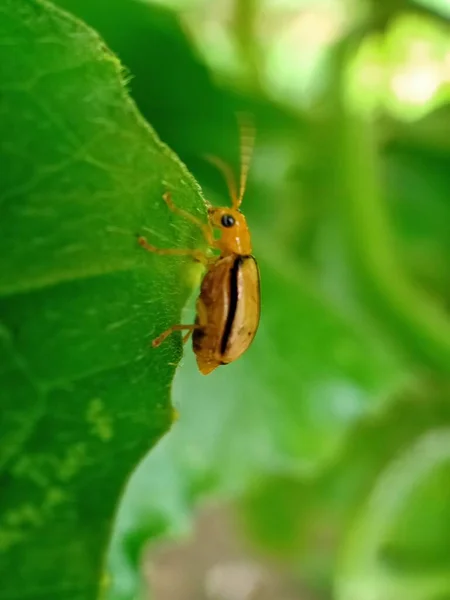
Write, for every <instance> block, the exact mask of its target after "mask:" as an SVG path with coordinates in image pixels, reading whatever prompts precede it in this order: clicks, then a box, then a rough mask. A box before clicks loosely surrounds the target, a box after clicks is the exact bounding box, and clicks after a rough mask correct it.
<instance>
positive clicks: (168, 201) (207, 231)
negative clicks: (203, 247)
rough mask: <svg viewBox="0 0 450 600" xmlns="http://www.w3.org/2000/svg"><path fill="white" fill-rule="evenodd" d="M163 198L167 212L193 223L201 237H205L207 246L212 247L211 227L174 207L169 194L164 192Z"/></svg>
mask: <svg viewBox="0 0 450 600" xmlns="http://www.w3.org/2000/svg"><path fill="white" fill-rule="evenodd" d="M163 198H164V202H165V203H166V204H167V206H168V207H169V210H171V211H172V212H173V213H175V214H178V215H180V216H182V217H184V218H185V219H187V220H188V221H190V222H191V223H194V224H195V225H197V227H200V229H201V230H202V232H203V235H204V236H205V240H206V242H207V243H208V246H213V245H214V236H213V233H212V231H211V227H210V226H209V225H208V224H206V223H203V222H202V221H200V219H197V218H196V217H194V215H191V213H189V212H187V211H186V210H183V209H182V208H178V206H176V205H175V204H174V203H173V200H172V195H171V193H170V192H166V193H165V194H163Z"/></svg>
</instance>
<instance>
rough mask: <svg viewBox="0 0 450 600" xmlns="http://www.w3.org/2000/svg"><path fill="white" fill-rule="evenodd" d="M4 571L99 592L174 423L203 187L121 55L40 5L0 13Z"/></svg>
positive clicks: (39, 590) (8, 591)
mask: <svg viewBox="0 0 450 600" xmlns="http://www.w3.org/2000/svg"><path fill="white" fill-rule="evenodd" d="M0 64H1V65H2V77H1V81H0V124H1V125H0V139H1V149H0V156H1V163H2V181H1V188H0V274H1V275H0V315H1V324H0V385H1V389H2V394H1V436H0V467H1V469H2V471H1V475H0V490H1V492H0V505H1V509H0V552H1V560H0V580H1V582H2V585H1V587H2V596H3V597H4V598H9V597H14V598H22V597H27V598H30V599H31V598H45V599H46V600H52V599H58V600H59V599H62V598H67V599H70V600H77V599H80V600H81V599H82V600H88V599H91V598H95V597H97V595H98V589H99V581H100V577H101V573H102V571H103V568H104V565H103V562H104V555H105V550H106V545H107V543H108V539H109V536H110V530H111V524H112V519H113V516H114V514H115V511H116V505H117V502H118V499H119V497H120V495H121V493H122V490H123V487H124V484H125V482H126V480H127V478H128V476H129V474H130V472H131V471H132V469H133V468H134V467H135V466H136V464H137V463H138V461H139V460H140V458H141V457H142V456H143V455H144V454H145V452H146V451H147V450H148V449H149V448H150V447H151V446H152V445H153V444H154V443H155V442H156V440H157V439H159V438H160V436H161V435H162V434H163V433H164V432H165V431H167V429H168V428H169V426H170V423H171V421H172V409H171V406H170V401H169V391H170V385H171V380H172V377H173V374H174V370H175V367H176V364H177V362H178V360H179V357H180V353H181V347H180V345H181V344H180V338H179V336H173V339H171V340H170V341H168V342H167V343H166V344H165V345H164V346H163V347H162V348H161V349H159V350H157V351H156V350H153V349H151V347H150V341H151V339H152V338H153V337H154V336H156V335H157V334H159V333H160V332H161V331H163V330H164V329H165V328H166V327H168V326H169V325H171V324H173V323H176V322H179V319H180V310H181V308H182V306H183V305H184V304H185V302H186V299H187V297H188V295H189V294H190V292H191V290H192V286H193V283H194V280H195V278H196V277H197V276H198V272H197V267H196V266H191V265H192V261H190V260H189V261H188V260H187V259H184V258H178V257H158V256H156V255H151V254H148V253H147V252H145V251H144V250H142V248H140V247H139V245H138V244H137V236H138V235H140V234H141V235H142V234H143V235H147V236H149V237H150V236H151V238H152V241H154V243H155V244H157V245H159V246H163V247H169V248H170V247H201V245H202V244H203V243H204V242H203V240H202V239H201V236H200V233H199V230H198V228H195V227H194V226H193V225H192V224H190V223H189V222H186V221H184V220H183V219H181V218H180V217H178V216H176V215H173V214H172V213H170V212H169V211H168V208H167V206H166V205H165V203H164V202H163V200H162V194H163V192H165V191H166V190H170V191H171V192H172V194H173V198H174V199H175V201H176V203H177V204H178V205H179V206H182V207H183V208H185V209H188V210H190V212H192V213H193V214H198V215H199V216H200V217H202V216H204V206H203V203H202V201H201V197H200V194H199V189H198V186H197V185H196V184H195V182H194V180H193V179H192V177H191V176H190V175H189V173H188V172H187V170H186V169H185V167H184V166H183V165H182V164H180V162H179V161H178V159H177V158H176V157H175V156H174V155H173V153H172V152H171V151H169V150H168V148H166V147H165V146H164V145H163V144H162V143H161V142H160V141H159V140H158V139H157V137H156V136H155V134H154V132H153V131H152V129H151V128H150V127H149V126H148V125H147V124H146V123H145V122H144V120H143V119H142V117H141V116H140V115H139V113H138V112H137V110H136V108H135V106H134V104H133V103H132V102H131V100H130V99H129V98H128V95H127V93H126V89H125V85H124V79H123V73H122V72H121V66H120V64H119V62H118V60H117V59H116V58H115V57H114V56H113V55H112V54H111V53H110V52H109V51H108V50H107V49H106V48H105V46H104V44H103V42H102V40H101V39H100V38H99V37H98V36H97V35H96V34H95V33H94V32H93V31H91V30H90V29H88V28H87V27H86V26H84V25H83V24H82V23H81V22H79V21H78V20H75V19H74V18H72V17H70V16H68V15H67V14H65V13H63V12H61V11H60V10H57V9H55V8H54V7H53V6H52V5H50V4H48V3H46V2H43V1H39V0H31V1H30V0H6V1H5V2H3V3H2V5H1V7H0Z"/></svg>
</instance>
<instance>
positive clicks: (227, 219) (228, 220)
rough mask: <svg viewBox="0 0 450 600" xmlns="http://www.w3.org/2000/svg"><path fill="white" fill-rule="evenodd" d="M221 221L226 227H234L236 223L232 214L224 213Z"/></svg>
mask: <svg viewBox="0 0 450 600" xmlns="http://www.w3.org/2000/svg"><path fill="white" fill-rule="evenodd" d="M220 222H221V223H222V225H223V226H224V227H233V225H234V224H235V220H234V217H232V216H231V215H223V216H222V218H221V220H220Z"/></svg>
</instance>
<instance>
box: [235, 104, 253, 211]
mask: <svg viewBox="0 0 450 600" xmlns="http://www.w3.org/2000/svg"><path fill="white" fill-rule="evenodd" d="M238 120H239V129H240V137H241V175H240V180H239V196H238V197H237V198H236V202H234V201H233V206H235V207H236V208H238V207H239V206H240V205H241V203H242V198H243V197H244V194H245V188H246V185H247V178H248V172H249V169H250V162H251V160H252V156H253V148H254V145H255V126H254V123H253V120H252V118H251V117H250V115H248V114H243V113H240V114H239V115H238Z"/></svg>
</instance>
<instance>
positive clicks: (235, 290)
mask: <svg viewBox="0 0 450 600" xmlns="http://www.w3.org/2000/svg"><path fill="white" fill-rule="evenodd" d="M259 316H260V284H259V272H258V267H257V264H256V261H255V259H254V258H253V256H239V255H235V254H234V255H230V256H226V257H223V258H221V259H219V260H218V261H217V263H215V264H214V265H212V267H210V269H209V270H208V272H207V273H206V275H205V277H204V279H203V282H202V286H201V291H200V296H199V299H198V301H197V319H196V324H198V325H199V328H198V329H197V330H195V331H194V335H193V348H194V351H195V353H196V355H197V362H198V366H199V368H200V371H201V372H202V373H205V374H206V373H209V372H211V371H212V370H213V369H214V368H216V367H217V366H219V365H221V364H228V363H230V362H233V361H234V360H236V359H237V358H239V356H241V354H243V353H244V352H245V350H247V348H248V347H249V346H250V344H251V342H252V341H253V338H254V337H255V333H256V330H257V328H258V324H259Z"/></svg>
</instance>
